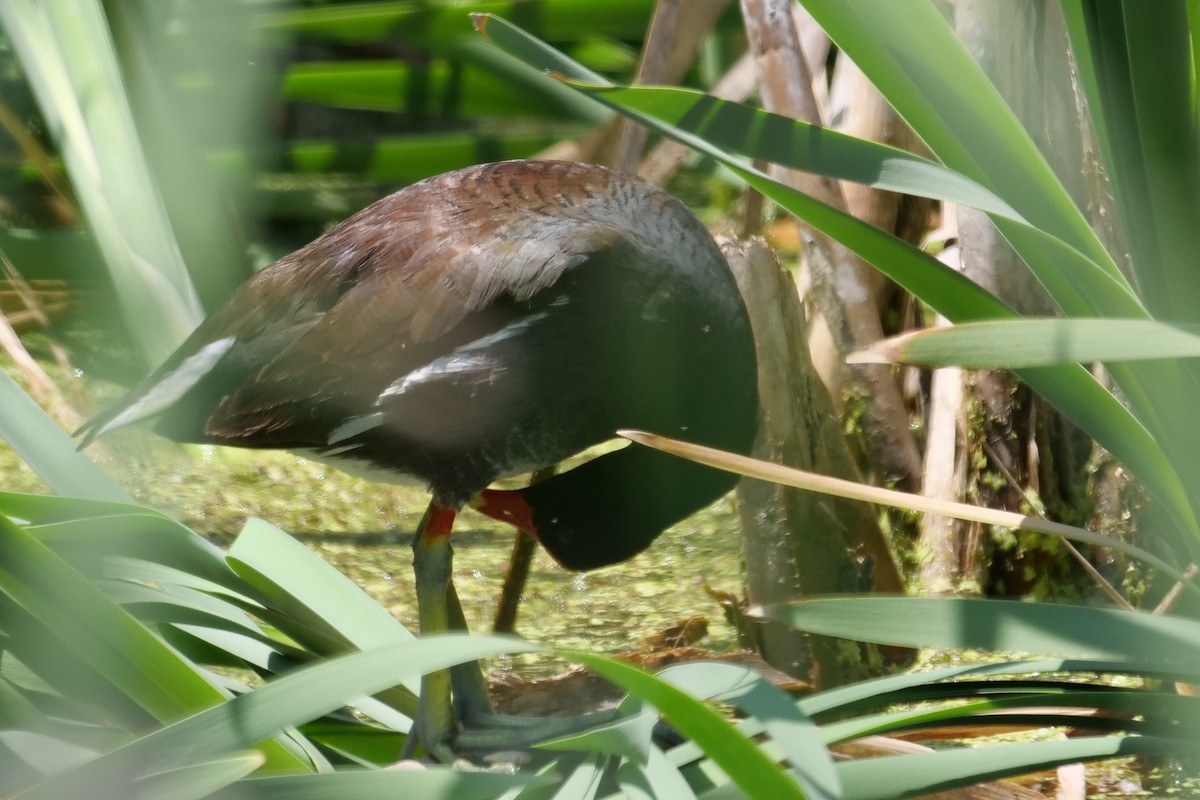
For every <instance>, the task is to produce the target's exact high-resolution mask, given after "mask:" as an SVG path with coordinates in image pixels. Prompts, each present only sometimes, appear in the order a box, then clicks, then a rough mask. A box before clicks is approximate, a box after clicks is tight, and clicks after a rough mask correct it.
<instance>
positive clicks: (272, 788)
mask: <svg viewBox="0 0 1200 800" xmlns="http://www.w3.org/2000/svg"><path fill="white" fill-rule="evenodd" d="M554 783H555V781H554V779H553V778H549V777H539V776H536V775H529V774H525V773H517V774H504V773H497V772H469V771H465V770H460V769H454V768H451V767H440V766H427V767H424V768H421V769H413V770H359V771H341V772H330V773H325V774H317V775H278V776H269V777H261V778H250V779H248V780H244V781H242V782H240V783H238V784H236V785H235V786H231V787H230V788H229V789H228V790H226V791H223V792H219V793H218V794H216V795H214V796H213V797H214V800H346V798H354V800H396V798H402V797H420V798H429V800H435V798H453V800H492V798H495V797H499V796H501V795H502V793H504V792H505V791H509V790H512V789H514V788H521V787H527V786H552V785H554Z"/></svg>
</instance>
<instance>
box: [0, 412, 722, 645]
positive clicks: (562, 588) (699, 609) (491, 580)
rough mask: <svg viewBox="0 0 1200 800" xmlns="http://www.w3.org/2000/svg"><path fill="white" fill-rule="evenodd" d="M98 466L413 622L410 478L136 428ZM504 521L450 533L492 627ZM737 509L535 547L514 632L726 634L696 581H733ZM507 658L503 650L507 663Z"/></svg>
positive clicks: (506, 535) (459, 577)
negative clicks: (583, 558) (615, 545)
mask: <svg viewBox="0 0 1200 800" xmlns="http://www.w3.org/2000/svg"><path fill="white" fill-rule="evenodd" d="M101 449H102V451H103V452H104V454H105V455H106V457H105V458H104V467H105V469H106V470H107V471H109V472H110V474H112V475H113V476H114V477H116V478H117V479H118V480H119V481H120V482H121V483H122V484H123V485H124V486H125V487H126V488H127V489H128V490H129V491H130V492H131V493H132V494H133V495H134V497H136V498H137V499H138V501H139V502H142V503H144V504H146V505H148V506H151V507H154V508H157V509H160V510H162V511H164V512H166V513H168V514H171V515H172V516H175V517H176V518H178V519H179V520H180V521H182V522H183V523H184V524H185V525H187V526H188V527H190V528H192V529H193V530H195V531H197V532H198V533H201V534H203V535H205V536H208V537H210V538H212V539H214V540H215V541H216V542H217V543H219V544H222V545H227V544H228V543H229V542H231V541H232V539H233V537H234V536H235V535H236V533H237V532H238V531H239V530H240V529H241V527H242V525H243V524H244V523H245V521H246V519H247V518H249V517H251V516H256V517H261V518H263V519H265V520H267V521H268V522H271V523H272V524H274V525H277V526H278V527H280V528H282V529H283V530H286V531H288V532H290V533H293V534H295V535H296V536H297V537H298V538H299V539H300V540H301V541H303V542H304V543H305V544H306V545H308V546H309V547H310V548H312V549H313V550H314V551H315V552H317V553H318V554H319V555H320V556H321V557H322V558H324V559H325V560H326V561H328V562H329V563H331V564H332V565H334V566H335V567H337V568H338V569H339V570H340V571H341V572H342V573H343V574H344V575H346V576H347V577H349V578H350V579H351V580H353V581H354V582H355V583H356V584H358V585H359V586H360V587H361V588H362V589H363V590H364V591H365V592H367V593H368V594H370V595H371V596H372V597H373V598H374V599H375V600H376V601H377V602H378V603H380V604H381V605H382V606H383V607H384V608H386V609H387V610H388V611H389V612H390V613H391V614H393V615H394V616H395V617H396V618H397V619H400V620H401V621H403V622H404V623H405V624H406V625H408V626H409V627H410V628H412V629H414V630H415V628H416V602H415V596H414V593H413V577H412V568H411V552H410V550H409V544H410V541H411V535H412V534H411V532H412V530H413V529H414V528H415V527H416V525H417V522H418V521H419V520H420V518H421V515H422V513H423V512H424V509H425V504H426V503H427V501H428V495H427V494H426V493H425V492H424V491H423V489H422V488H421V487H419V486H393V485H382V484H372V483H368V482H366V481H362V480H359V479H357V478H352V477H350V476H348V475H345V474H343V473H341V472H339V471H337V470H335V469H333V468H330V467H326V466H325V465H323V464H320V463H316V462H313V461H309V460H305V459H300V458H297V457H295V456H292V455H290V454H287V453H278V452H262V451H259V452H255V451H245V450H235V449H228V448H214V447H196V446H192V447H186V448H185V447H180V446H178V445H174V444H172V443H170V442H166V441H164V440H162V439H159V438H158V437H156V436H154V435H153V434H152V433H150V432H148V431H146V430H144V429H137V428H135V429H132V430H122V431H117V432H115V433H113V434H111V435H110V436H107V437H105V438H104V439H103V440H102V445H101ZM0 474H2V475H4V488H5V489H6V490H8V491H28V492H46V491H48V489H47V487H46V486H45V485H44V484H42V483H41V481H40V480H39V479H38V478H37V476H36V475H34V474H33V472H32V471H31V470H30V469H29V468H28V467H27V466H25V465H24V464H23V463H22V462H21V461H20V459H19V458H17V456H16V455H15V454H14V453H13V452H12V451H11V450H8V449H7V448H0ZM512 538H513V531H512V529H511V528H508V527H507V526H505V525H503V524H501V523H498V522H495V521H494V520H491V519H488V518H486V517H483V516H481V515H479V514H476V513H474V512H471V511H465V512H464V513H463V514H462V516H461V517H460V520H459V523H458V527H457V528H456V533H455V537H454V546H455V575H454V579H455V584H456V586H457V588H458V592H459V595H460V597H461V599H462V602H463V606H464V610H465V612H466V615H467V618H468V621H469V623H470V625H471V628H472V630H475V631H485V630H489V629H490V627H491V619H492V615H493V613H494V611H495V604H496V600H497V598H498V596H499V593H500V587H501V584H502V581H503V576H504V571H505V569H506V567H507V564H508V557H509V552H510V550H511V547H512ZM740 571H741V559H740V545H739V542H738V539H737V521H736V515H735V514H734V512H733V509H732V507H731V505H730V503H729V502H728V501H726V500H723V501H720V502H718V503H716V504H714V505H713V506H712V507H710V508H708V509H706V510H704V511H702V512H700V513H699V514H697V515H695V516H693V517H692V518H690V519H688V520H685V521H684V522H682V523H681V524H679V525H677V526H676V527H675V528H673V529H671V530H670V531H668V532H667V533H665V534H664V535H663V536H662V537H661V538H660V539H659V540H658V541H657V542H656V543H655V544H654V545H653V546H652V547H651V548H650V549H649V550H648V551H647V552H645V553H643V554H641V555H639V556H637V557H636V558H634V559H632V560H631V561H629V562H627V563H625V564H622V565H619V566H616V567H610V568H608V569H604V570H599V571H597V572H592V573H586V574H581V573H575V572H569V571H566V570H564V569H562V568H561V567H559V566H558V565H557V564H555V563H554V561H553V560H552V559H551V558H549V556H547V555H546V554H545V553H544V552H539V554H538V556H537V558H536V560H535V563H534V566H533V570H532V574H531V577H530V581H529V584H528V585H527V587H526V591H525V594H524V597H523V599H522V602H521V607H520V611H519V616H518V619H517V631H518V633H519V634H520V635H522V636H524V637H526V638H529V639H532V640H536V641H541V642H546V643H550V644H554V645H558V646H562V647H569V648H576V649H586V650H595V651H601V652H621V651H624V650H630V649H636V648H637V647H638V645H639V643H640V642H641V640H642V637H643V636H645V635H646V634H649V633H652V632H654V631H658V630H661V629H663V628H666V627H668V626H670V625H673V624H675V623H677V622H678V621H679V620H680V619H682V618H685V617H689V616H693V615H701V616H707V617H708V618H709V622H710V624H709V635H708V637H707V638H706V639H705V640H704V641H703V642H702V644H704V645H705V646H707V647H710V648H713V649H723V648H726V647H730V646H733V645H734V643H735V641H736V637H735V633H734V630H733V628H732V626H730V625H729V624H728V623H727V622H726V621H725V620H724V618H723V617H722V614H721V610H720V608H719V607H718V606H717V605H716V603H715V602H714V601H713V600H712V599H711V598H710V597H709V596H708V595H707V594H706V593H705V591H704V586H705V585H706V584H707V585H709V586H713V587H715V588H719V589H724V590H726V591H733V592H737V591H739V587H740ZM506 663H508V662H506Z"/></svg>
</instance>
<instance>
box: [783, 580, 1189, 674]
mask: <svg viewBox="0 0 1200 800" xmlns="http://www.w3.org/2000/svg"><path fill="white" fill-rule="evenodd" d="M766 613H767V615H768V616H769V617H770V618H772V619H778V620H780V621H782V622H786V623H787V624H789V625H793V626H795V627H797V628H800V629H802V630H806V631H811V632H813V633H822V634H826V635H828V636H840V637H843V638H847V639H857V640H862V641H872V642H879V643H881V644H894V645H902V646H905V647H939V648H954V649H982V650H992V651H1000V652H1035V653H1046V654H1052V655H1063V656H1069V657H1074V658H1117V659H1128V660H1130V661H1132V660H1150V661H1158V662H1161V663H1162V664H1164V665H1179V666H1183V667H1189V666H1190V665H1194V664H1197V663H1200V623H1198V622H1194V621H1192V620H1187V619H1182V618H1180V617H1170V616H1165V615H1164V616H1157V615H1152V614H1146V613H1141V612H1134V611H1119V610H1116V609H1111V608H1088V607H1083V606H1069V605H1061V604H1057V603H1022V602H1016V601H1009V600H978V599H955V598H945V599H925V598H915V597H855V598H839V599H818V600H804V601H801V602H798V603H794V604H790V605H786V606H780V607H777V608H772V609H768V610H767V612H766Z"/></svg>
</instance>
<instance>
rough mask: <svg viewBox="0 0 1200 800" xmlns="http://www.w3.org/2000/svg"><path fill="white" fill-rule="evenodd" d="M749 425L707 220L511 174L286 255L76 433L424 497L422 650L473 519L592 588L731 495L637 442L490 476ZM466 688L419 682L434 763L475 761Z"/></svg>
mask: <svg viewBox="0 0 1200 800" xmlns="http://www.w3.org/2000/svg"><path fill="white" fill-rule="evenodd" d="M757 413H758V400H757V389H756V369H755V357H754V343H753V339H752V337H751V333H750V323H749V320H748V318H747V315H746V309H745V307H744V305H743V303H742V299H741V296H740V295H739V293H738V290H737V286H736V285H735V283H734V280H733V276H732V274H731V273H730V270H729V266H728V265H727V263H726V262H725V259H724V258H723V257H722V255H721V252H720V251H719V250H718V248H717V246H716V244H715V243H714V242H713V240H712V238H711V237H710V236H709V233H708V231H707V230H706V229H705V227H704V226H703V225H702V224H701V223H700V221H699V220H697V219H696V217H695V216H694V215H693V214H692V213H691V212H690V211H688V209H687V208H686V207H685V206H684V205H683V204H682V203H680V202H679V201H678V200H676V199H674V198H673V197H671V196H670V195H668V194H666V193H665V192H663V191H662V190H660V189H658V188H656V187H654V186H651V185H649V184H646V183H643V182H640V181H636V180H631V179H628V178H624V177H621V176H620V175H617V174H616V173H613V172H611V171H609V170H607V169H604V168H601V167H596V166H586V165H582V164H573V163H563V162H552V161H510V162H504V163H498V164H487V165H483V166H478V167H471V168H468V169H463V170H459V171H457V172H451V173H448V174H445V175H440V176H437V177H434V178H429V179H427V180H424V181H421V182H419V183H416V184H413V185H412V186H409V187H407V188H405V189H403V190H401V191H399V192H397V193H395V194H393V195H391V196H389V197H385V198H384V199H382V200H380V201H378V202H376V203H374V204H373V205H371V206H369V207H367V208H365V209H363V210H362V211H360V212H359V213H357V214H355V215H354V216H352V217H350V218H349V219H347V220H346V221H345V222H343V223H341V224H340V225H338V226H336V227H334V228H332V229H331V230H330V231H328V232H327V233H325V234H324V235H322V236H321V237H320V238H318V239H317V240H315V241H314V242H312V243H311V244H309V245H307V246H305V247H303V248H301V249H299V250H297V251H296V252H294V253H292V254H291V255H288V256H284V257H283V258H281V259H280V260H279V261H277V262H276V263H274V264H272V265H271V266H269V267H267V268H266V269H264V270H263V271H261V272H260V273H258V274H257V275H255V276H254V277H253V278H251V279H250V280H249V281H247V282H246V283H245V284H244V285H243V286H242V287H241V288H239V289H238V290H237V292H236V293H235V294H234V295H233V296H232V297H231V298H230V299H229V301H228V302H227V303H226V304H225V305H224V306H222V307H221V308H220V309H219V310H218V311H216V312H215V313H214V314H213V315H212V316H210V317H209V318H208V319H207V320H205V321H204V323H203V324H201V325H200V327H199V328H197V329H196V331H195V332H194V333H193V334H192V335H191V336H190V337H189V338H188V339H187V341H186V342H184V343H183V345H182V346H181V347H180V348H179V349H178V350H177V351H176V352H175V353H174V354H173V355H172V356H171V357H170V358H168V359H167V361H166V362H165V363H164V364H163V365H162V366H161V367H159V368H158V369H157V370H155V371H154V373H153V374H151V375H150V376H149V377H148V378H146V379H145V380H144V381H143V382H142V383H141V384H139V385H138V386H137V387H136V388H135V389H134V390H133V391H132V392H130V393H129V395H128V396H127V397H125V398H124V399H123V400H121V401H120V402H118V403H117V404H116V405H114V406H113V407H111V408H109V409H107V410H106V411H105V412H103V413H101V414H100V415H98V416H97V417H96V418H95V419H93V420H91V421H90V422H88V423H87V424H86V425H85V426H84V427H83V428H81V429H80V431H79V433H82V434H84V440H83V444H84V445H86V444H87V443H88V442H90V441H91V440H92V439H94V438H95V437H96V436H99V435H100V434H103V433H105V432H106V431H109V430H112V429H113V428H117V427H119V426H122V425H125V424H128V423H131V422H134V421H136V420H140V419H144V418H147V417H152V416H157V421H156V423H155V426H154V429H155V430H156V431H157V432H158V433H160V434H162V435H164V436H166V437H168V438H171V439H174V440H177V441H181V442H203V443H212V444H220V445H231V446H236V447H253V448H284V449H289V450H295V451H299V452H302V453H305V454H308V455H310V456H313V457H315V458H318V459H321V460H323V461H327V462H330V463H331V464H333V465H336V466H338V467H339V468H342V469H344V470H346V471H348V472H351V473H355V474H361V475H364V476H366V477H369V478H371V479H374V480H379V481H389V482H390V481H397V480H400V479H402V478H405V477H410V478H411V477H415V478H417V479H419V480H422V481H425V482H427V483H428V484H429V488H430V491H431V492H432V495H433V497H432V501H431V502H430V505H429V510H428V511H427V513H426V514H425V517H424V519H423V520H422V522H421V524H420V526H419V527H418V530H417V534H416V538H415V540H414V544H413V547H414V567H415V569H416V576H417V601H418V608H419V612H420V613H419V619H420V624H421V628H422V630H423V632H426V633H429V632H437V631H443V630H446V629H447V628H449V627H454V626H455V625H456V624H459V623H460V622H461V610H460V609H459V608H458V604H457V597H456V596H455V595H454V592H453V585H452V584H451V582H450V557H451V554H450V543H449V533H450V529H451V526H452V524H453V522H454V517H455V514H456V513H457V512H458V511H459V510H460V509H461V508H462V507H463V506H464V505H468V504H470V505H472V506H473V507H475V508H477V509H478V510H479V511H482V512H483V513H485V514H488V515H490V516H493V517H495V518H498V519H503V520H507V521H509V522H511V523H513V524H514V525H516V526H518V527H520V528H521V529H522V530H525V531H527V532H528V533H530V534H532V535H533V536H534V537H536V538H537V540H538V541H539V542H541V543H542V545H543V546H545V548H546V549H547V550H548V551H549V552H550V554H551V555H552V556H554V558H555V559H557V560H558V561H559V562H560V563H561V564H562V565H563V566H565V567H568V568H570V569H580V570H586V569H594V568H597V567H603V566H605V565H608V564H614V563H617V562H620V561H623V560H625V559H627V558H629V557H631V556H633V555H634V554H636V553H638V552H640V551H641V550H643V549H644V548H646V547H647V546H648V545H649V544H650V543H651V542H652V541H653V540H654V539H655V537H657V536H658V535H659V534H660V533H661V532H662V531H663V530H664V529H665V528H667V527H668V526H670V525H671V524H673V523H675V522H677V521H679V520H680V519H682V518H684V517H685V516H687V515H688V514H690V513H692V512H694V511H696V510H697V509H699V508H701V507H702V506H704V505H706V504H708V503H709V502H711V501H713V500H715V499H716V498H717V497H719V496H720V495H721V494H722V493H724V492H726V491H727V490H729V489H730V488H731V487H732V485H733V483H734V479H733V478H732V477H730V476H729V475H728V474H726V473H723V472H719V471H716V470H712V469H709V468H706V467H701V466H698V465H696V464H692V463H690V462H687V461H683V460H679V459H676V458H674V457H671V456H667V455H664V454H661V453H658V452H655V451H652V450H649V449H645V448H641V447H628V448H625V449H622V450H617V451H614V452H610V453H607V454H605V455H601V456H599V457H597V458H593V459H592V460H590V461H588V462H586V463H584V464H583V465H581V466H579V467H576V468H575V469H572V470H570V471H567V472H564V473H561V474H558V475H555V476H554V477H551V478H549V479H548V480H545V481H543V482H540V483H537V484H535V485H533V486H530V487H528V488H525V489H516V490H497V489H489V488H487V487H488V486H489V484H491V483H492V482H493V481H494V480H496V479H497V478H499V477H502V476H505V475H514V474H518V473H521V472H526V471H529V470H533V469H535V468H538V467H542V466H545V465H548V464H553V463H555V462H558V461H561V460H562V459H565V458H567V457H568V456H572V455H574V454H576V453H579V452H580V451H583V450H585V449H587V448H588V447H590V446H592V445H595V444H597V443H599V442H602V441H604V440H607V439H610V438H612V436H613V434H614V431H616V430H617V429H619V428H641V429H645V430H650V431H654V432H656V433H661V434H665V435H668V436H674V437H678V438H681V439H686V440H689V441H694V442H699V443H702V444H707V445H711V446H713V447H720V448H723V449H727V450H734V451H742V452H744V451H746V450H747V449H748V448H749V447H750V445H751V442H752V440H753V438H754V434H755V430H756V422H757ZM81 446H82V445H81ZM477 672H478V671H477V670H475V673H476V674H475V676H474V678H471V677H470V676H469V674H468V673H469V671H466V672H464V671H463V670H459V671H457V672H455V677H454V680H453V681H452V680H451V678H450V676H449V675H448V674H445V673H437V674H434V675H431V676H428V677H427V678H426V680H425V682H424V684H423V686H422V711H421V713H420V714H419V715H418V716H419V718H420V719H419V720H418V733H419V735H420V737H421V739H422V741H423V742H424V743H425V745H426V747H427V749H429V750H430V751H431V752H434V753H436V754H439V755H443V754H446V753H449V752H451V748H452V747H454V748H459V747H460V746H464V739H465V734H464V736H459V737H458V739H457V741H456V735H457V733H458V729H457V726H456V724H455V719H454V714H453V711H452V706H451V700H450V695H451V683H452V682H453V685H454V690H455V691H456V692H458V693H459V694H460V695H466V698H465V699H466V700H467V704H468V705H469V706H470V705H474V706H479V705H486V699H485V698H484V696H483V692H482V689H481V686H482V684H481V682H480V681H479V678H478V674H477ZM464 675H465V676H467V677H463V676H464ZM460 699H462V698H460ZM468 713H470V712H468Z"/></svg>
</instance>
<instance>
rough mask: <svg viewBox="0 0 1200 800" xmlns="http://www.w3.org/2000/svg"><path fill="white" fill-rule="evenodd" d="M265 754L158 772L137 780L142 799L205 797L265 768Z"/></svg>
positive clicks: (137, 793) (168, 799) (174, 799)
mask: <svg viewBox="0 0 1200 800" xmlns="http://www.w3.org/2000/svg"><path fill="white" fill-rule="evenodd" d="M262 764H263V757H262V756H261V755H260V754H258V753H246V754H242V755H236V756H233V757H232V758H223V759H220V760H219V761H208V762H205V763H202V764H190V765H188V766H186V767H182V768H180V769H174V770H168V771H166V772H155V773H153V774H150V775H147V776H146V777H144V778H142V779H141V780H139V781H137V783H136V784H135V786H134V791H135V792H136V796H137V798H138V800H202V798H205V797H211V796H212V795H213V793H214V792H216V791H217V790H219V789H222V788H224V787H226V786H228V785H229V784H231V783H233V782H235V781H238V780H241V779H242V778H244V777H246V776H247V775H249V774H250V773H251V772H253V771H254V770H256V769H258V768H259V767H261V766H262Z"/></svg>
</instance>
